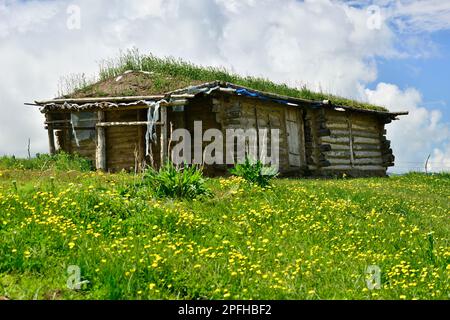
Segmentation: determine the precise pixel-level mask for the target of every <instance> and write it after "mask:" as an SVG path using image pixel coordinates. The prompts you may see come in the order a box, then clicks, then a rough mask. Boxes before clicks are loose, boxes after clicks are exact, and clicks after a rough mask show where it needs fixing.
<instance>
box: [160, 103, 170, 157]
mask: <svg viewBox="0 0 450 320" xmlns="http://www.w3.org/2000/svg"><path fill="white" fill-rule="evenodd" d="M160 112H161V123H162V127H161V164H162V165H163V164H165V163H166V162H167V160H168V152H169V150H168V145H167V143H168V139H167V134H168V124H167V108H166V107H163V106H161V108H160Z"/></svg>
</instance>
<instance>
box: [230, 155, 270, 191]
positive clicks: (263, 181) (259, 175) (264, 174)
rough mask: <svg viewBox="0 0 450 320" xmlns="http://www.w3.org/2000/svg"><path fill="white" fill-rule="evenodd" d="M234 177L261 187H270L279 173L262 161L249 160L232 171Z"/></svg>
mask: <svg viewBox="0 0 450 320" xmlns="http://www.w3.org/2000/svg"><path fill="white" fill-rule="evenodd" d="M230 173H231V174H232V175H235V176H238V177H241V178H244V179H245V180H247V181H248V182H250V183H252V184H256V185H258V186H260V187H263V188H264V187H267V186H269V185H270V180H272V178H275V177H276V176H278V171H276V170H275V169H273V168H271V167H266V166H264V165H263V163H262V162H261V161H259V160H258V161H256V162H255V161H251V160H249V159H248V158H246V159H245V162H244V163H242V164H237V165H236V166H235V167H234V168H232V169H231V170H230Z"/></svg>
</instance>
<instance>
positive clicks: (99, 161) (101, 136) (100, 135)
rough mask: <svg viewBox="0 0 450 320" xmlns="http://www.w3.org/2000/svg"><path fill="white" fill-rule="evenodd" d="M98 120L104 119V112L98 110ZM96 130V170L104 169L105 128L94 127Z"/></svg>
mask: <svg viewBox="0 0 450 320" xmlns="http://www.w3.org/2000/svg"><path fill="white" fill-rule="evenodd" d="M97 115H98V121H99V122H102V121H105V112H103V111H98V112H97ZM96 131H97V148H96V150H95V163H96V168H97V170H101V171H106V135H105V128H104V127H102V126H97V127H96Z"/></svg>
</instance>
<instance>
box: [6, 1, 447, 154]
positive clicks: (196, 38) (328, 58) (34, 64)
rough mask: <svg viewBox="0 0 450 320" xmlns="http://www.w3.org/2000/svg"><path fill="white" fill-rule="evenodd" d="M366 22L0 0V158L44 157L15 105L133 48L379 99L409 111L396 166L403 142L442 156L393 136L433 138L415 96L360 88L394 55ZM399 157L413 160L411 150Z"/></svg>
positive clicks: (344, 15) (232, 9)
mask: <svg viewBox="0 0 450 320" xmlns="http://www.w3.org/2000/svg"><path fill="white" fill-rule="evenodd" d="M71 4H76V5H78V6H79V7H80V8H81V29H80V30H68V29H67V28H66V20H67V18H68V15H67V12H66V9H67V6H68V5H71ZM409 10H410V11H408V12H413V9H409ZM367 18H368V14H367V12H366V10H365V9H364V8H356V7H351V6H349V5H348V4H346V3H344V2H338V1H331V0H316V1H312V0H305V1H296V0H283V1H282V2H280V1H276V0H261V1H254V0H242V1H234V0H233V1H230V0H227V1H225V0H215V1H211V0H187V1H181V0H167V1H162V0H151V1H144V0H132V1H127V2H124V1H118V0H113V1H111V0H108V1H107V0H98V1H88V0H78V1H76V0H75V1H26V2H25V1H14V0H8V1H4V2H2V4H0V40H1V41H0V70H2V73H3V74H5V75H7V76H2V77H0V111H1V113H2V116H1V118H0V154H3V153H8V154H12V153H14V154H18V155H25V153H26V143H27V140H28V137H31V138H32V148H33V150H32V151H33V152H45V151H46V134H45V132H44V130H43V124H42V122H43V121H42V115H40V114H39V112H38V111H37V110H34V109H33V108H32V107H24V106H23V105H22V104H23V102H30V101H33V100H34V99H43V98H49V97H53V96H54V95H55V94H56V91H57V85H58V79H59V78H60V76H63V75H67V74H70V73H82V72H84V73H87V74H88V75H94V74H95V71H96V70H97V65H96V64H97V62H99V61H100V60H101V59H103V58H108V57H111V56H114V55H116V54H117V53H118V51H119V50H120V49H126V48H130V47H133V46H135V47H138V48H139V49H140V51H141V52H153V53H154V54H157V55H162V56H164V55H173V56H176V57H181V58H184V59H187V60H191V61H193V62H195V63H199V64H204V65H216V66H225V67H228V68H231V69H232V70H234V71H236V72H239V73H242V74H251V75H256V76H264V77H268V78H271V79H273V80H275V81H279V82H285V83H288V84H290V85H293V86H299V85H302V84H307V85H308V86H310V87H312V88H315V89H322V90H324V91H331V92H333V93H336V94H341V95H346V96H349V97H354V98H359V99H367V98H369V99H370V100H371V101H373V102H375V101H380V102H382V103H384V102H385V101H386V104H388V105H392V107H393V108H398V107H400V108H401V107H403V106H406V107H407V109H409V108H412V107H414V110H413V111H414V112H412V115H413V116H411V117H408V118H407V120H405V119H402V121H400V122H398V123H396V124H394V125H392V126H391V127H392V129H391V130H392V133H391V135H392V139H393V141H394V147H395V149H396V150H394V151H395V153H396V154H397V155H398V156H400V159H401V157H403V155H399V153H402V152H403V150H404V148H403V149H401V146H402V145H406V144H410V145H411V148H413V149H414V150H430V151H429V152H433V154H434V158H435V160H434V161H437V160H436V159H440V158H439V157H441V158H443V159H445V158H446V157H447V156H448V153H447V151H446V149H445V147H444V146H445V143H446V141H447V142H448V139H447V140H445V139H444V138H438V137H437V136H436V138H435V137H434V136H432V137H433V138H432V139H431V140H430V141H432V142H426V141H424V140H423V139H422V140H420V139H415V140H414V141H411V139H410V137H409V136H407V135H404V134H402V129H401V128H404V130H410V131H411V134H414V133H415V132H414V130H413V129H409V128H424V129H426V130H428V131H426V132H428V133H430V132H431V133H433V134H434V133H435V132H437V131H438V130H439V129H437V128H441V129H442V127H443V126H445V125H444V124H443V123H442V121H441V120H440V119H439V114H437V113H436V112H431V111H428V110H427V109H424V108H420V107H419V106H420V103H421V98H420V95H419V94H418V92H417V91H414V90H412V89H411V90H406V91H404V92H403V91H400V90H398V88H396V90H395V87H389V85H385V84H380V86H379V87H378V88H377V90H375V91H373V92H371V91H367V90H366V89H365V88H366V87H367V85H368V84H369V83H371V82H372V81H375V80H376V78H377V66H376V58H377V57H380V56H381V57H385V58H390V57H393V56H396V57H398V56H401V53H400V52H398V51H397V50H396V49H395V48H396V44H398V38H397V36H396V35H395V33H394V31H393V30H392V29H391V28H390V27H389V25H388V24H387V23H388V21H382V22H381V24H380V28H379V29H374V30H371V29H370V28H368V27H367ZM387 94H388V95H389V97H390V98H389V99H387V98H386V95H387ZM416 115H417V116H416ZM414 126H415V127H414ZM433 128H434V129H433ZM447 145H449V144H447ZM433 149H436V151H433ZM408 157H410V158H408V160H410V161H417V159H419V158H420V160H422V155H421V154H420V156H419V153H418V152H417V153H415V152H410V153H409V155H408ZM411 159H412V160H411ZM434 161H433V162H434ZM442 161H445V160H442Z"/></svg>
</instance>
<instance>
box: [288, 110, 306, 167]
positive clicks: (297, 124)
mask: <svg viewBox="0 0 450 320" xmlns="http://www.w3.org/2000/svg"><path fill="white" fill-rule="evenodd" d="M302 125H303V124H302V121H301V116H300V110H299V109H295V108H287V109H286V134H287V141H288V152H289V165H290V166H291V167H300V166H302V147H303V143H302V141H303V139H302V134H301V133H302Z"/></svg>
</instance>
